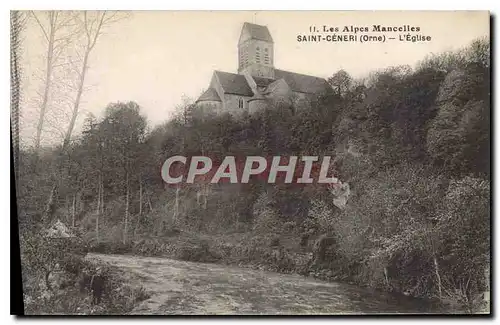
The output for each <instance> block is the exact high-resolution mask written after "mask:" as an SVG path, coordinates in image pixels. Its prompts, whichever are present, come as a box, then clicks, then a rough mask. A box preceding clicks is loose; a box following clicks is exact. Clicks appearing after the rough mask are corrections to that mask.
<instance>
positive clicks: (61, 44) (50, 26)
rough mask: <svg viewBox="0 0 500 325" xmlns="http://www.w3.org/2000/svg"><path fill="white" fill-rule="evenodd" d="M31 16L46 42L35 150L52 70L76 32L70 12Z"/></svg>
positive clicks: (45, 108)
mask: <svg viewBox="0 0 500 325" xmlns="http://www.w3.org/2000/svg"><path fill="white" fill-rule="evenodd" d="M31 16H32V17H33V18H34V20H35V21H36V23H37V25H38V27H39V28H40V30H41V32H42V35H43V38H44V39H45V41H46V42H47V52H46V55H45V71H44V72H45V73H44V74H45V77H44V79H43V93H42V94H41V97H42V99H41V104H40V115H39V118H38V124H37V128H36V138H35V150H36V152H38V151H39V149H40V141H41V137H42V131H43V126H44V123H45V119H46V114H47V107H48V105H49V97H50V91H51V88H52V84H53V80H52V77H53V73H54V69H55V68H56V67H57V66H58V60H59V59H60V57H61V55H62V54H63V52H64V50H65V49H66V48H67V46H68V45H69V44H70V43H71V42H72V41H74V39H75V33H76V31H75V30H74V29H72V27H73V26H74V20H73V14H72V13H70V12H60V11H49V12H43V13H36V12H34V11H32V12H31Z"/></svg>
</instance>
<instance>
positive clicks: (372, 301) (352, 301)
mask: <svg viewBox="0 0 500 325" xmlns="http://www.w3.org/2000/svg"><path fill="white" fill-rule="evenodd" d="M88 258H90V259H97V260H100V261H103V262H106V263H109V264H111V265H115V266H117V267H119V268H120V269H122V270H123V271H125V273H126V274H127V275H128V279H127V281H131V282H132V283H131V284H132V285H142V286H143V287H144V288H145V289H146V290H147V291H149V293H150V294H151V296H150V298H149V299H147V300H145V301H143V302H141V303H140V304H139V305H138V306H137V307H135V309H134V310H133V311H132V312H131V314H143V315H179V314H180V315H277V314H281V315H293V314H328V315H332V314H335V315H341V314H355V315H356V314H358V315H359V314H378V313H384V314H397V313H406V314H407V313H411V314H415V313H437V312H439V311H438V310H437V309H436V308H435V307H433V306H432V305H431V304H430V303H429V302H428V301H426V300H420V299H413V298H409V297H405V296H403V295H394V294H390V293H385V292H379V291H375V290H370V289H367V288H361V287H357V286H355V285H350V284H344V283H335V282H325V281H320V280H315V279H312V278H306V277H303V276H299V275H289V274H279V273H273V272H267V271H259V270H253V269H246V268H239V267H232V266H225V265H218V264H205V263H196V262H184V261H178V260H171V259H167V258H157V257H142V256H130V255H103V254H89V255H88Z"/></svg>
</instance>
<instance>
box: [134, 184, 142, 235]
mask: <svg viewBox="0 0 500 325" xmlns="http://www.w3.org/2000/svg"><path fill="white" fill-rule="evenodd" d="M141 217H142V179H141V177H139V215H138V216H137V220H136V222H135V227H134V238H135V236H136V234H137V228H139V224H140V222H141Z"/></svg>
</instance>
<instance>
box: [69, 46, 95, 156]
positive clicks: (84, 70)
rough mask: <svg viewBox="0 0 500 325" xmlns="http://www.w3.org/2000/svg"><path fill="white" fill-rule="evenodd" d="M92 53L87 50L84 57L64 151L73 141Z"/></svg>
mask: <svg viewBox="0 0 500 325" xmlns="http://www.w3.org/2000/svg"><path fill="white" fill-rule="evenodd" d="M89 54H90V51H89V50H87V51H86V52H85V56H84V57H83V63H82V70H81V71H80V80H79V81H78V90H77V93H76V98H75V101H74V103H73V111H72V113H71V121H70V123H69V126H68V130H67V131H66V136H65V137H64V143H63V149H62V150H63V151H64V150H65V149H66V147H67V146H68V145H69V141H70V139H71V134H72V133H73V129H74V127H75V122H76V118H77V117H78V109H79V107H80V100H81V98H82V93H83V86H84V84H85V75H86V74H87V63H88V60H89Z"/></svg>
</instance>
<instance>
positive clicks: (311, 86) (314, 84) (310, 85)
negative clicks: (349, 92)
mask: <svg viewBox="0 0 500 325" xmlns="http://www.w3.org/2000/svg"><path fill="white" fill-rule="evenodd" d="M274 75H275V78H276V79H285V81H286V83H287V84H288V86H290V88H291V89H292V90H293V91H296V92H301V93H306V94H317V93H321V92H324V91H327V90H328V89H330V88H331V87H330V85H329V84H328V82H327V81H326V80H325V79H324V78H319V77H314V76H308V75H305V74H300V73H295V72H289V71H284V70H278V69H275V70H274Z"/></svg>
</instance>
